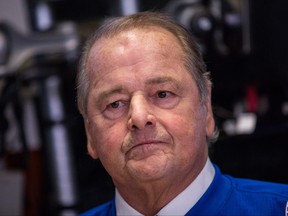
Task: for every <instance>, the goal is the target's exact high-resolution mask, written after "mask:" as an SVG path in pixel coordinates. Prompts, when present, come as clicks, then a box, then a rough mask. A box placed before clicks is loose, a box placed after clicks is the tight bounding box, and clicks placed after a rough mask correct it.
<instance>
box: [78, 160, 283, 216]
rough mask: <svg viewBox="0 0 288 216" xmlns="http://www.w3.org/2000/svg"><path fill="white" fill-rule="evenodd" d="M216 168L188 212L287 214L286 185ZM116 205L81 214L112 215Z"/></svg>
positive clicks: (104, 205) (199, 213) (113, 202)
mask: <svg viewBox="0 0 288 216" xmlns="http://www.w3.org/2000/svg"><path fill="white" fill-rule="evenodd" d="M215 169H216V174H215V177H214V179H213V181H212V183H211V185H210V186H209V188H208V190H207V191H206V192H205V193H204V195H203V196H202V197H201V199H200V200H199V201H198V202H197V203H196V204H195V205H194V206H193V207H192V208H191V209H190V210H189V212H188V213H187V214H186V215H187V216H195V215H197V216H198V215H199V216H200V215H203V216H204V215H206V216H207V215H213V216H214V215H227V216H228V215H229V216H233V215H235V216H236V215H239V216H240V215H241V216H244V215H245V216H247V215H253V216H255V215H261V216H266V215H271V216H278V215H279V216H288V185H284V184H277V183H269V182H263V181H256V180H247V179H240V178H233V177H231V176H228V175H223V174H221V172H220V170H219V169H218V167H217V166H215ZM115 209H116V208H115V200H114V199H113V200H111V201H110V202H108V203H105V204H103V205H100V206H98V207H96V208H93V209H91V210H89V211H87V212H85V213H83V214H81V216H114V215H116V210H115Z"/></svg>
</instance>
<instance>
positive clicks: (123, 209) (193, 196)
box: [115, 158, 215, 216]
mask: <svg viewBox="0 0 288 216" xmlns="http://www.w3.org/2000/svg"><path fill="white" fill-rule="evenodd" d="M214 175H215V169H214V167H213V165H212V163H211V161H210V159H209V158H208V160H207V162H206V164H205V166H204V168H203V169H202V171H201V172H200V173H199V175H198V176H197V177H196V179H195V180H194V181H193V182H192V183H191V184H190V185H189V186H188V187H187V188H186V189H185V190H184V191H182V192H181V193H180V194H178V196H176V197H175V198H174V199H173V200H171V201H170V202H169V203H168V204H167V205H166V206H164V207H163V208H162V209H161V210H160V211H159V212H158V214H157V215H159V216H167V215H175V216H176V215H185V214H186V213H187V212H188V211H189V210H190V209H191V208H192V207H193V206H194V205H195V204H196V203H197V201H198V200H199V199H200V198H201V196H202V195H203V194H204V193H205V191H206V190H207V189H208V187H209V185H210V184H211V182H212V180H213V178H214ZM115 203H116V212H117V216H123V215H125V216H128V215H133V216H136V215H142V214H140V213H139V212H138V211H136V210H135V209H133V208H132V207H131V206H130V205H129V204H128V203H127V202H126V201H125V200H124V199H123V198H122V196H121V195H120V194H119V192H118V190H117V189H116V195H115Z"/></svg>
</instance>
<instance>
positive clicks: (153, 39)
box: [87, 26, 183, 67]
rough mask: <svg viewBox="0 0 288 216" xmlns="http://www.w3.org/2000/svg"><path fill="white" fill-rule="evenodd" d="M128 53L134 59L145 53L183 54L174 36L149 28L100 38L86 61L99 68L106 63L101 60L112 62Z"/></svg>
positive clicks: (135, 29) (153, 27) (158, 29)
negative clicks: (110, 60)
mask: <svg viewBox="0 0 288 216" xmlns="http://www.w3.org/2000/svg"><path fill="white" fill-rule="evenodd" d="M128 51H129V53H130V54H131V53H132V56H134V57H137V56H139V55H141V53H142V52H145V51H147V52H152V53H158V54H161V55H167V54H169V55H173V54H175V55H178V57H179V55H181V56H182V54H183V50H182V47H181V45H180V42H179V40H178V39H177V38H176V36H175V35H173V34H172V33H171V32H169V31H168V30H166V29H163V28H161V27H155V26H150V27H144V28H134V29H128V30H125V31H122V32H119V33H117V34H115V35H113V36H109V37H103V38H100V39H99V40H97V41H96V42H95V43H94V44H93V46H92V48H91V49H90V52H89V56H88V59H87V61H88V63H91V62H92V63H94V64H97V65H98V67H99V66H101V65H102V64H103V63H104V64H105V62H107V61H103V59H106V60H107V59H112V60H113V59H114V58H119V55H120V56H123V54H124V52H125V53H128ZM133 52H134V53H133ZM91 60H93V61H91ZM97 60H98V61H97Z"/></svg>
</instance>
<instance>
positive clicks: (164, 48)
mask: <svg viewBox="0 0 288 216" xmlns="http://www.w3.org/2000/svg"><path fill="white" fill-rule="evenodd" d="M87 69H88V71H89V78H90V93H89V95H88V102H87V121H86V122H85V127H86V132H87V139H88V152H89V154H90V155H91V156H92V157H93V158H98V157H99V159H100V161H101V162H102V163H103V165H104V167H105V168H106V169H107V171H108V173H109V174H110V175H111V176H112V179H113V181H114V183H115V184H116V185H124V184H129V183H130V182H133V183H135V182H139V183H140V182H141V183H143V182H151V181H157V180H161V179H173V178H174V179H175V178H180V179H181V178H184V176H185V177H188V178H189V176H190V177H191V178H194V177H195V175H197V174H198V172H199V171H200V169H201V168H202V166H203V165H204V164H205V162H206V159H207V144H206V135H207V136H209V135H211V134H212V133H213V129H214V120H213V116H212V112H211V107H210V94H209V95H208V96H207V100H206V101H205V103H204V104H201V102H200V97H199V91H198V89H197V86H196V83H195V81H194V79H193V78H192V75H191V74H189V72H188V71H187V70H186V68H185V67H184V63H183V52H182V50H181V48H180V45H179V44H178V41H177V39H176V38H175V37H174V36H173V35H172V34H171V33H169V32H167V31H166V30H163V29H159V28H150V29H136V30H135V29H134V30H130V31H126V32H123V33H121V34H119V35H117V36H115V37H113V38H109V39H101V41H98V42H97V43H96V44H94V46H93V48H92V49H91V51H90V54H89V58H88V60H87ZM192 176H193V177H192Z"/></svg>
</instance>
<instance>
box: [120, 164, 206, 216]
mask: <svg viewBox="0 0 288 216" xmlns="http://www.w3.org/2000/svg"><path fill="white" fill-rule="evenodd" d="M205 163H206V160H204V161H203V162H201V165H200V166H198V167H199V168H198V169H197V170H196V169H195V168H194V169H193V170H190V171H189V172H187V173H185V174H181V175H178V176H177V178H174V179H171V178H170V179H169V178H164V179H157V180H153V181H145V182H138V181H137V182H135V181H133V183H130V184H127V183H126V184H125V185H117V184H115V186H116V188H117V189H118V191H119V193H120V194H121V196H122V197H123V198H124V200H125V201H126V202H127V203H129V205H130V206H132V207H133V208H134V209H136V210H137V211H138V212H140V213H141V214H143V215H145V216H150V215H151V216H152V215H156V214H157V213H158V212H159V211H160V210H161V209H162V208H163V207H164V206H166V205H167V204H168V203H169V202H170V201H171V200H172V199H174V198H175V197H176V196H177V195H178V194H180V193H181V192H182V191H183V190H185V188H186V187H188V185H189V184H191V183H192V182H193V181H194V179H195V178H196V177H197V176H198V174H199V173H200V172H201V170H202V169H203V167H204V165H205Z"/></svg>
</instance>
